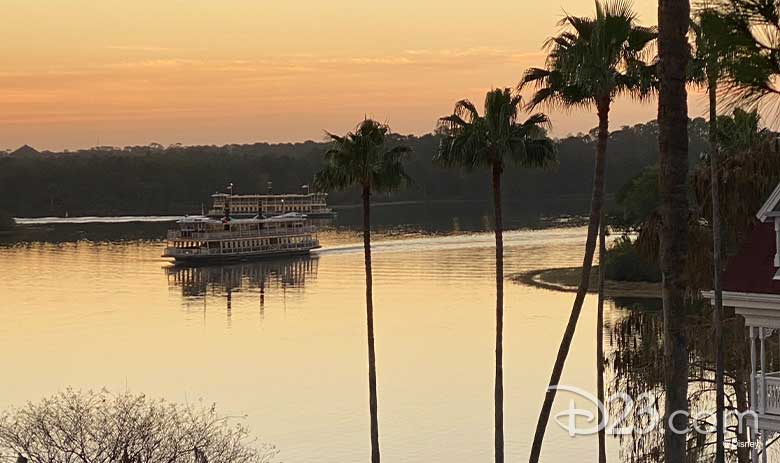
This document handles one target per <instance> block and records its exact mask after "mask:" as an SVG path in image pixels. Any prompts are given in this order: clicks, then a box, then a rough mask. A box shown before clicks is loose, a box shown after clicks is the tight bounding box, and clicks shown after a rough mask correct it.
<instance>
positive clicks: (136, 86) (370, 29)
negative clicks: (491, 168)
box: [0, 0, 705, 150]
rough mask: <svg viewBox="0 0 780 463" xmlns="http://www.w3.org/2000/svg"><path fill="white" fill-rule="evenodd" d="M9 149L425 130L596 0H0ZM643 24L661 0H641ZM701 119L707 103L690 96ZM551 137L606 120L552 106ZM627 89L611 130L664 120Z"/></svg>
mask: <svg viewBox="0 0 780 463" xmlns="http://www.w3.org/2000/svg"><path fill="white" fill-rule="evenodd" d="M3 6H4V8H3V12H4V25H3V27H2V28H0V42H1V43H3V44H4V46H3V47H2V48H1V49H0V63H2V65H0V108H2V111H0V148H16V147H18V146H20V145H22V144H25V143H26V144H30V145H32V146H34V147H36V148H38V149H52V150H62V149H76V148H85V147H91V146H95V145H113V146H125V145H136V144H148V143H151V142H156V143H162V144H164V145H167V144H172V143H182V144H185V145H194V144H220V145H221V144H226V143H253V142H258V141H267V142H288V141H290V142H292V141H304V140H321V139H323V134H324V131H325V130H327V131H330V132H336V133H343V132H345V131H347V130H349V129H351V128H353V127H354V126H355V125H356V124H357V123H358V122H359V121H360V120H362V118H363V117H364V116H368V117H372V118H375V119H378V120H380V121H383V122H387V123H388V124H390V126H391V128H392V129H393V131H394V132H397V133H402V134H424V133H427V132H430V131H432V130H433V128H434V127H435V124H436V120H437V118H438V117H440V116H444V115H446V114H448V113H449V112H451V111H452V107H453V105H454V103H455V102H456V101H457V100H459V99H462V98H469V99H471V100H473V101H475V102H476V103H477V104H478V105H479V106H481V104H482V101H483V99H484V95H485V92H487V91H488V90H490V89H491V88H496V87H507V86H509V87H514V86H516V85H517V82H518V81H519V80H520V77H521V76H522V73H523V71H524V70H525V69H526V68H528V67H529V66H541V65H543V63H544V53H543V51H542V49H541V47H542V45H543V43H544V41H545V40H546V39H547V38H549V37H550V36H551V35H553V34H555V33H556V32H557V31H558V30H559V28H558V26H557V22H558V21H559V20H560V18H561V17H562V15H563V14H564V9H565V11H566V12H567V13H569V14H575V15H591V14H593V10H594V4H593V1H592V0H567V1H565V2H563V1H562V0H554V1H538V0H535V1H529V0H485V1H482V2H474V1H473V0H472V1H462V0H448V1H439V0H394V1H392V2H369V1H365V0H331V1H329V2H324V1H321V0H298V1H295V2H290V1H276V0H274V1H269V0H220V1H216V0H134V1H132V2H128V1H126V0H100V1H94V0H47V1H42V0H3ZM634 7H635V10H636V11H637V13H638V14H639V18H640V22H641V23H643V24H655V23H656V22H657V21H656V14H657V13H656V8H657V3H656V2H655V1H652V0H638V1H635V2H634ZM690 103H691V110H690V114H691V115H692V116H697V115H703V114H704V112H703V108H704V104H705V102H704V100H703V98H701V97H700V96H696V95H692V96H691V101H690ZM547 112H548V113H549V115H550V116H551V118H552V120H553V132H552V133H553V135H555V136H565V135H567V134H570V133H577V132H585V131H588V130H589V129H590V128H592V127H594V126H595V125H596V119H595V114H594V113H593V112H591V111H587V110H577V111H572V112H568V113H567V112H561V111H553V110H548V111H547ZM655 115H656V105H655V102H651V103H649V104H640V103H637V102H631V101H618V102H616V104H615V105H614V109H613V111H612V114H611V118H610V121H611V124H612V127H616V128H617V127H619V126H621V125H626V124H635V123H639V122H645V121H647V120H650V119H654V118H655Z"/></svg>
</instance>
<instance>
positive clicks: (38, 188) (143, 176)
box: [0, 119, 707, 217]
mask: <svg viewBox="0 0 780 463" xmlns="http://www.w3.org/2000/svg"><path fill="white" fill-rule="evenodd" d="M690 125H691V146H692V150H691V152H692V153H693V154H692V155H691V160H692V162H693V161H694V160H695V158H696V156H697V154H698V153H699V152H702V151H703V150H705V148H706V143H707V139H706V122H705V121H704V120H703V119H694V120H692V121H691V123H690ZM657 135H658V124H657V123H656V122H655V121H650V122H647V123H643V124H637V125H634V126H625V127H622V128H620V129H619V130H615V131H613V132H612V133H610V136H609V144H610V151H611V152H613V153H614V155H613V156H611V157H610V158H609V160H608V161H607V164H608V165H607V167H608V170H609V172H610V176H609V178H608V179H607V184H606V190H607V192H608V193H616V192H617V191H618V190H619V189H620V188H621V187H622V186H623V185H624V184H625V183H626V182H627V181H628V180H629V179H631V178H632V177H634V176H635V175H637V174H638V173H639V172H640V171H642V169H644V168H645V167H647V166H649V165H652V164H654V163H656V162H657V159H658V145H657V143H656V141H655V140H656V137H657ZM389 137H390V140H389V142H390V143H394V144H398V145H404V146H408V147H409V148H410V149H411V150H412V152H413V154H412V156H411V157H410V159H409V161H408V162H407V171H408V173H409V175H410V177H412V178H413V179H414V182H413V184H411V185H410V186H409V187H408V188H406V189H404V190H402V191H398V192H392V193H388V194H383V195H380V196H378V197H377V198H375V199H378V200H380V201H386V200H394V201H414V200H420V201H427V200H443V199H447V200H449V199H465V200H475V199H478V200H484V199H486V198H487V197H488V196H487V195H488V194H489V192H490V185H489V183H487V182H485V178H486V173H485V172H480V171H476V172H470V171H468V170H462V171H458V172H455V173H453V171H451V170H446V169H444V168H442V167H441V166H436V165H434V164H433V163H432V162H431V161H432V159H433V157H434V156H435V155H436V152H437V149H438V147H439V143H440V140H441V134H440V133H431V134H427V135H423V136H412V135H409V136H402V135H397V134H393V135H389ZM595 143H596V137H595V132H594V131H591V132H590V133H581V134H577V135H572V136H567V137H564V138H560V139H556V140H555V145H556V150H557V152H558V163H557V165H556V166H554V167H551V168H549V169H546V170H544V171H525V170H521V169H513V168H511V167H509V168H507V170H506V178H505V180H504V191H503V193H504V196H505V197H506V198H507V199H508V200H514V199H518V200H523V201H534V200H540V199H549V198H561V197H563V198H566V197H577V198H586V197H588V195H589V194H590V191H591V187H592V178H591V177H592V169H591V166H592V162H593V153H594V146H595ZM328 146H329V143H328V142H326V141H322V142H311V141H310V142H305V143H286V144H267V143H255V144H248V145H225V146H180V145H173V146H169V147H162V146H159V145H150V146H135V147H126V148H111V147H98V148H93V149H87V150H80V151H73V152H43V153H42V154H39V155H27V156H10V155H6V156H0V211H6V212H7V213H8V214H10V215H12V216H15V217H36V216H63V215H65V214H69V215H70V216H78V215H147V214H185V213H195V212H199V211H200V209H201V205H205V207H206V208H208V206H209V202H210V199H211V198H210V195H211V194H213V193H215V192H217V191H222V190H224V188H225V185H227V184H228V183H231V182H232V183H233V184H234V185H235V186H236V191H237V192H238V193H263V192H265V191H267V190H268V182H272V188H273V191H274V192H277V193H284V192H298V191H300V190H301V186H302V185H305V184H310V183H311V181H312V179H313V177H314V174H315V173H316V172H318V171H319V170H320V169H321V168H322V167H323V165H324V160H323V157H322V153H323V152H324V151H325V150H327V149H328ZM329 202H330V203H331V204H334V205H340V204H341V205H343V204H357V203H359V202H360V194H359V192H358V191H357V190H356V189H348V190H346V191H343V192H338V191H334V192H331V196H330V198H329Z"/></svg>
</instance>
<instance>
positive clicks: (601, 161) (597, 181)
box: [528, 97, 610, 463]
mask: <svg viewBox="0 0 780 463" xmlns="http://www.w3.org/2000/svg"><path fill="white" fill-rule="evenodd" d="M609 105H610V99H609V97H605V98H599V99H598V100H597V102H596V107H597V110H598V116H599V128H598V139H597V142H596V163H595V167H594V175H593V194H592V197H591V201H590V219H589V221H588V238H587V240H586V241H585V256H584V257H583V259H582V274H581V277H580V285H579V287H578V288H577V296H576V297H575V298H574V305H573V306H572V309H571V314H570V315H569V321H568V323H567V325H566V330H565V331H564V333H563V338H562V339H561V344H560V346H559V347H558V356H557V357H556V358H555V365H554V366H553V371H552V374H551V375H550V383H549V386H548V388H547V393H546V394H545V396H544V403H542V410H541V411H540V412H539V420H538V421H537V423H536V432H535V434H534V442H533V444H532V446H531V455H530V458H529V460H528V461H529V462H530V463H537V462H538V461H539V456H540V454H541V453H542V442H543V441H544V433H545V430H546V429H547V423H548V422H549V421H550V413H551V411H552V406H553V402H554V401H555V394H556V392H557V390H556V389H555V386H557V385H558V382H559V381H560V380H561V375H562V374H563V366H564V364H565V363H566V357H567V356H568V355H569V349H570V348H571V342H572V339H574V331H575V330H576V329H577V321H578V320H579V318H580V312H582V304H583V302H585V295H586V294H587V293H588V285H589V283H590V269H591V266H592V265H593V254H594V253H595V251H596V241H597V240H598V234H599V223H600V222H601V209H602V206H603V203H604V171H605V167H606V165H605V163H606V154H607V138H608V137H609Z"/></svg>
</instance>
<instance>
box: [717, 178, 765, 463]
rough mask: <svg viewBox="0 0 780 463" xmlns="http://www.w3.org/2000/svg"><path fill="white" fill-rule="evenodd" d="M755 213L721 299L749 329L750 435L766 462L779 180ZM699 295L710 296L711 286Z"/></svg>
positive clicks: (732, 261)
mask: <svg viewBox="0 0 780 463" xmlns="http://www.w3.org/2000/svg"><path fill="white" fill-rule="evenodd" d="M756 216H757V217H758V220H759V223H758V224H757V225H756V226H755V227H754V228H753V230H752V232H751V234H750V236H749V237H748V239H747V240H746V242H745V244H744V245H743V247H742V248H741V249H740V251H739V252H738V253H737V255H735V256H734V257H732V258H731V259H729V261H728V264H727V266H726V271H725V273H724V275H723V305H724V306H725V307H733V308H734V310H735V311H736V313H737V314H739V315H742V316H743V317H744V318H745V325H746V326H747V328H748V331H749V336H750V363H751V376H750V391H751V392H750V395H751V397H750V408H751V410H752V411H753V412H755V415H757V417H758V418H757V425H755V426H751V428H752V429H751V436H752V440H753V442H756V436H757V435H758V436H759V437H758V440H760V442H761V445H760V447H761V448H760V449H759V448H756V447H753V448H752V452H753V461H754V462H757V461H759V456H760V459H761V461H764V462H766V461H767V453H766V452H764V451H763V449H765V448H766V446H767V442H768V435H770V434H775V433H778V432H780V371H771V368H770V366H769V365H768V363H767V344H768V343H767V340H768V339H770V337H772V336H778V333H780V184H779V185H778V186H777V188H775V190H774V192H773V193H772V194H771V196H770V197H769V199H767V201H766V202H765V203H764V205H763V206H762V207H761V209H760V210H759V211H758V214H756ZM704 296H705V297H707V298H710V299H712V292H711V291H709V292H705V293H704ZM748 421H756V420H748ZM750 424H751V423H748V425H750Z"/></svg>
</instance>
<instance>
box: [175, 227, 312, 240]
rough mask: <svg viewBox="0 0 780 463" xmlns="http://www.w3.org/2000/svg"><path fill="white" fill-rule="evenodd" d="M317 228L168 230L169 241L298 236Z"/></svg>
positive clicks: (310, 232)
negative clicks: (214, 230)
mask: <svg viewBox="0 0 780 463" xmlns="http://www.w3.org/2000/svg"><path fill="white" fill-rule="evenodd" d="M316 231H317V228H316V227H297V228H281V229H264V230H236V231H218V232H198V231H188V230H168V239H169V240H203V241H205V240H223V239H233V238H254V237H269V236H270V237H273V236H297V235H306V234H312V233H316Z"/></svg>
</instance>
